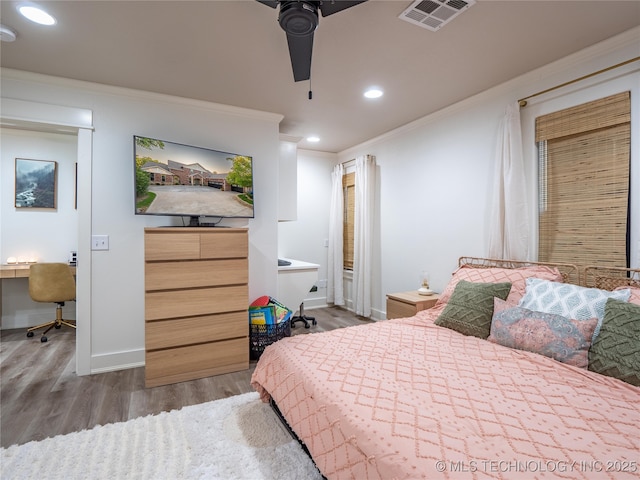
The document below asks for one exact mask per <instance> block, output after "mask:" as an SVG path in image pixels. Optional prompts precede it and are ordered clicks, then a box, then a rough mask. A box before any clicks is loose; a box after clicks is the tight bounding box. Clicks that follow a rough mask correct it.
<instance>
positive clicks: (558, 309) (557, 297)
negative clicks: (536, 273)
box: [518, 278, 631, 342]
mask: <svg viewBox="0 0 640 480" xmlns="http://www.w3.org/2000/svg"><path fill="white" fill-rule="evenodd" d="M630 295H631V290H630V289H628V288H625V289H622V290H616V291H613V292H609V291H607V290H600V289H599V288H587V287H581V286H579V285H572V284H570V283H558V282H551V281H549V280H541V279H539V278H527V286H526V288H525V294H524V297H522V298H521V299H520V302H519V303H518V306H519V307H522V308H527V309H529V310H534V311H536V312H544V313H554V314H556V315H562V316H563V317H567V318H573V319H575V320H589V319H590V318H594V317H596V318H597V319H598V323H597V325H596V329H595V330H594V332H593V338H592V339H591V341H592V342H593V341H595V339H596V337H597V336H598V334H599V333H600V327H602V319H603V318H604V306H605V304H606V303H607V299H609V298H615V299H616V300H621V301H623V302H628V301H629V296H630Z"/></svg>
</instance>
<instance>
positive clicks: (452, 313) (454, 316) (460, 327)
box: [435, 280, 511, 339]
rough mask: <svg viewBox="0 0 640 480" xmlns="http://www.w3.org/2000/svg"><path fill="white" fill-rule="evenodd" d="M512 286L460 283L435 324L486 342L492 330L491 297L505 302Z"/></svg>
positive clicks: (506, 284)
mask: <svg viewBox="0 0 640 480" xmlns="http://www.w3.org/2000/svg"><path fill="white" fill-rule="evenodd" d="M510 290H511V283H508V282H505V283H472V282H467V281H466V280H460V281H459V282H458V283H457V284H456V288H455V289H454V290H453V293H452V294H451V298H450V299H449V301H448V302H447V306H446V307H445V308H444V310H443V311H442V313H441V314H440V316H439V317H438V318H437V320H436V321H435V324H436V325H440V326H441V327H447V328H450V329H452V330H455V331H457V332H460V333H462V334H464V335H473V336H474V337H479V338H483V339H486V338H487V337H488V336H489V332H490V330H491V317H492V316H493V297H498V298H499V299H500V300H505V299H506V298H507V295H509V291H510Z"/></svg>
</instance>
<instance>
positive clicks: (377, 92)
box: [364, 87, 384, 98]
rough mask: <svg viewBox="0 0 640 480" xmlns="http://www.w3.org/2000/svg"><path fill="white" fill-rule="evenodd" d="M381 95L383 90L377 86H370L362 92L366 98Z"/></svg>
mask: <svg viewBox="0 0 640 480" xmlns="http://www.w3.org/2000/svg"><path fill="white" fill-rule="evenodd" d="M382 95H384V92H383V91H382V90H381V89H379V88H377V87H372V88H370V89H369V90H367V91H366V92H364V96H365V97H367V98H380V97H381V96H382Z"/></svg>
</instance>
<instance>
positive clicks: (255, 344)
mask: <svg viewBox="0 0 640 480" xmlns="http://www.w3.org/2000/svg"><path fill="white" fill-rule="evenodd" d="M290 336H291V321H290V320H289V319H287V320H285V321H283V322H280V323H276V324H271V325H269V324H263V325H260V324H250V325H249V353H250V355H249V356H250V358H251V359H252V360H258V359H259V358H260V355H262V352H264V349H265V348H267V347H268V346H269V345H271V344H272V343H273V342H276V341H278V340H280V339H282V338H284V337H290Z"/></svg>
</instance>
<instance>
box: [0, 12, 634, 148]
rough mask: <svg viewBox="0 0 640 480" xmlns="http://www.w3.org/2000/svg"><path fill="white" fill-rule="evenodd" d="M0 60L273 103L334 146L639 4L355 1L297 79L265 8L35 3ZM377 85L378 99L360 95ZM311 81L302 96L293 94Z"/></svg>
mask: <svg viewBox="0 0 640 480" xmlns="http://www.w3.org/2000/svg"><path fill="white" fill-rule="evenodd" d="M18 3H19V2H16V1H9V0H1V11H0V19H1V22H2V24H3V25H7V26H9V27H11V28H12V29H13V30H14V31H15V32H16V33H17V39H16V41H15V42H13V43H2V44H1V49H2V50H1V57H0V64H1V65H2V66H3V67H8V68H15V69H19V70H26V71H31V72H39V73H44V74H50V75H56V76H61V77H69V78H74V79H80V80H87V81H91V82H97V83H104V84H108V85H116V86H122V87H130V88H135V89H142V90H147V91H152V92H159V93H164V94H170V95H177V96H180V97H189V98H195V99H201V100H208V101H211V102H216V103H222V104H228V105H235V106H240V107H246V108H251V109H256V110H262V111H268V112H274V113H280V114H282V115H284V120H283V121H282V123H281V125H280V132H281V133H282V134H286V135H292V136H295V137H306V136H308V135H310V134H316V135H318V136H320V137H321V141H320V142H319V143H317V144H310V143H307V142H306V140H302V141H301V142H300V144H299V146H300V147H301V148H308V149H314V150H322V151H327V152H339V151H342V150H344V149H346V148H348V147H351V146H353V145H356V144H358V143H361V142H363V141H365V140H368V139H370V138H373V137H375V136H377V135H380V134H383V133H385V132H388V131H390V130H393V129H394V128H397V127H399V126H402V125H404V124H406V123H409V122H411V121H412V120H415V119H417V118H420V117H422V116H424V115H427V114H429V113H431V112H434V111H436V110H439V109H441V108H442V107H445V106H447V105H450V104H452V103H454V102H456V101H459V100H462V99H464V98H467V97H469V96H471V95H474V94H476V93H478V92H481V91H483V90H486V89H487V88H489V87H492V86H494V85H497V84H500V83H502V82H505V81H507V80H509V79H511V78H514V77H516V76H518V75H521V74H523V73H526V72H528V71H531V70H533V69H535V68H537V67H540V66H542V65H545V64H547V63H550V62H552V61H554V60H557V59H559V58H562V57H564V56H566V55H568V54H571V53H573V52H576V51H578V50H580V49H583V48H585V47H587V46H590V45H593V44H595V43H597V42H600V41H602V40H604V39H607V38H609V37H611V36H613V35H616V34H618V33H621V32H624V31H626V30H628V29H630V28H633V27H635V26H638V25H640V1H637V0H632V1H629V0H627V1H613V0H609V1H590V0H582V1H541V0H537V1H514V0H511V1H493V0H478V2H477V3H476V4H475V5H474V6H472V7H471V8H469V9H468V10H467V11H466V12H464V13H463V14H462V15H460V16H459V17H457V18H455V19H454V20H453V21H452V22H451V23H449V24H448V25H446V26H444V27H443V28H442V29H441V30H440V31H438V32H431V31H429V30H426V29H422V28H419V27H417V26H415V25H412V24H410V23H407V22H405V21H402V20H400V19H399V18H398V15H399V14H400V13H401V12H402V11H403V10H404V9H405V8H407V7H408V6H409V5H410V4H411V0H392V1H384V0H369V1H368V2H366V3H364V4H361V5H358V6H355V7H353V8H351V9H348V10H344V11H342V12H340V13H337V14H335V15H332V16H329V17H326V18H320V25H319V27H318V29H317V30H316V34H315V44H314V51H313V63H312V68H311V83H309V82H306V81H305V82H298V83H295V82H294V81H293V75H292V72H291V64H290V60H289V54H288V50H287V43H286V38H285V34H284V31H282V30H281V29H280V26H279V25H278V23H277V11H276V10H273V9H271V8H268V7H266V6H264V5H261V4H259V3H258V2H256V1H253V0H233V1H202V0H201V1H184V0H181V1H178V0H176V1H100V0H76V1H40V2H39V3H40V4H41V5H42V6H44V7H45V8H46V9H47V10H48V11H49V12H50V13H51V14H53V15H54V16H55V17H56V18H57V20H58V23H57V25H56V26H54V27H43V26H39V25H35V24H32V23H30V22H29V21H27V20H25V19H23V18H22V17H21V16H19V14H18V13H17V11H16V5H17V4H18ZM373 84H375V85H379V86H381V87H382V88H383V89H384V91H385V96H384V97H382V98H381V99H378V100H375V101H371V100H366V99H365V98H363V96H362V92H363V90H364V89H365V87H367V86H369V85H373ZM310 88H311V90H312V91H313V99H312V100H309V99H308V97H307V94H308V91H309V89H310Z"/></svg>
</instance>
